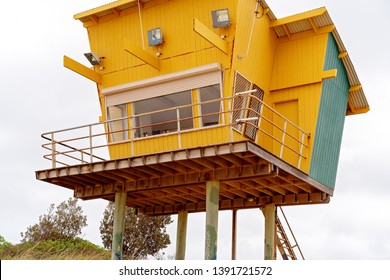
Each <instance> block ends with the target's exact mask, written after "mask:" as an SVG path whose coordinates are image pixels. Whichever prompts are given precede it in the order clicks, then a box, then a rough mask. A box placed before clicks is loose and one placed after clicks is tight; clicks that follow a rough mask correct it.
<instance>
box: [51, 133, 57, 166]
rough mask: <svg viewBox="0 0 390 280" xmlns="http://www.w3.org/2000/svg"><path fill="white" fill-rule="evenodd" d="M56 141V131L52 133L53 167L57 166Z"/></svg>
mask: <svg viewBox="0 0 390 280" xmlns="http://www.w3.org/2000/svg"><path fill="white" fill-rule="evenodd" d="M56 154H57V152H56V142H55V141H54V132H52V133H51V167H52V168H53V169H54V168H56V161H57V160H56Z"/></svg>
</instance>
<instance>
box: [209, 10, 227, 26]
mask: <svg viewBox="0 0 390 280" xmlns="http://www.w3.org/2000/svg"><path fill="white" fill-rule="evenodd" d="M211 17H212V18H213V27H214V28H223V27H228V26H230V19H229V10H228V9H220V10H215V11H211Z"/></svg>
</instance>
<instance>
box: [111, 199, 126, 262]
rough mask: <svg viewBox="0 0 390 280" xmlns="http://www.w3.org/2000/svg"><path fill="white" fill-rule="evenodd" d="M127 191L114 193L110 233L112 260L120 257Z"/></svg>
mask: <svg viewBox="0 0 390 280" xmlns="http://www.w3.org/2000/svg"><path fill="white" fill-rule="evenodd" d="M126 199H127V192H117V193H115V211H114V228H113V233H112V251H111V259H112V260H121V259H122V247H123V231H124V229H125V212H126Z"/></svg>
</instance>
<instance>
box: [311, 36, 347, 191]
mask: <svg viewBox="0 0 390 280" xmlns="http://www.w3.org/2000/svg"><path fill="white" fill-rule="evenodd" d="M338 55H339V51H338V48H337V45H336V42H335V40H334V38H333V35H332V34H331V33H330V34H329V37H328V44H327V49H326V57H325V66H324V70H329V69H337V77H336V78H334V79H326V80H325V81H324V82H323V84H322V93H321V101H320V102H321V103H320V108H319V112H318V119H317V126H316V133H315V139H314V147H313V153H312V159H311V164H310V176H311V177H312V178H314V179H316V180H317V181H319V182H321V183H323V184H324V185H326V186H328V187H330V188H332V189H334V187H335V182H336V174H337V165H338V161H339V155H340V146H341V139H342V135H343V129H344V121H345V113H346V109H347V102H348V92H349V88H350V85H349V82H348V78H347V73H346V70H345V67H344V64H343V63H342V61H341V59H339V58H338Z"/></svg>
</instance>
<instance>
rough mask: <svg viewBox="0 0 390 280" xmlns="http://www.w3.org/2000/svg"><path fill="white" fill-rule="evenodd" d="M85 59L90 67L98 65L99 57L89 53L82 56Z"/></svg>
mask: <svg viewBox="0 0 390 280" xmlns="http://www.w3.org/2000/svg"><path fill="white" fill-rule="evenodd" d="M84 55H85V57H86V58H87V59H88V61H89V62H90V63H91V64H92V65H94V66H95V65H100V61H101V59H100V57H99V56H98V55H97V54H96V53H94V52H89V53H85V54H84Z"/></svg>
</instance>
